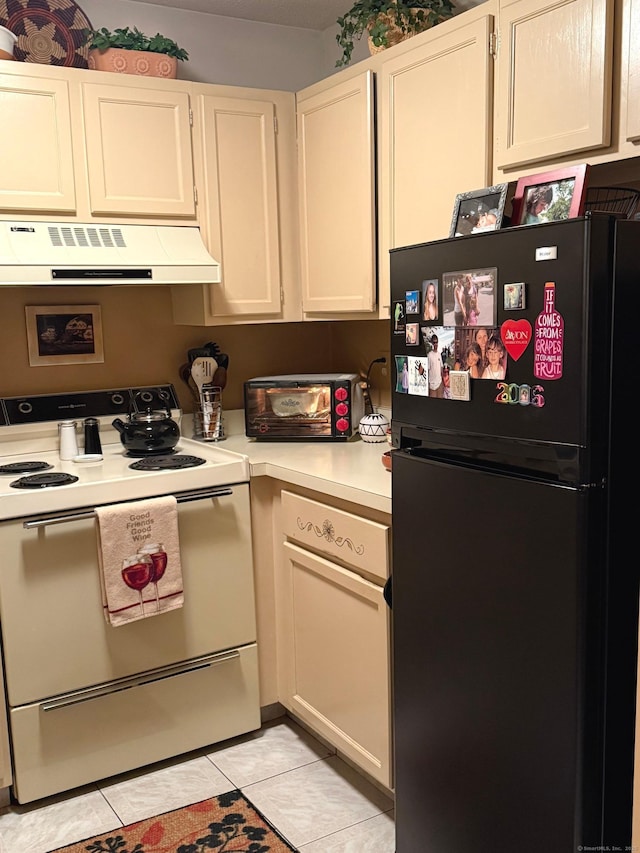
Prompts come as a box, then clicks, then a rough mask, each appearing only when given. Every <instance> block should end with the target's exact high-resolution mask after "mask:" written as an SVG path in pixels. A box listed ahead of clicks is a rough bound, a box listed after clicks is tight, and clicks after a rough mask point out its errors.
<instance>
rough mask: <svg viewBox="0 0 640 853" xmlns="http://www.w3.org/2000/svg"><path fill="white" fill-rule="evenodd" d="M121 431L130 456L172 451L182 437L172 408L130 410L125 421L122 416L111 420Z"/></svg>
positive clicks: (122, 439) (122, 440)
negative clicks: (172, 415)
mask: <svg viewBox="0 0 640 853" xmlns="http://www.w3.org/2000/svg"><path fill="white" fill-rule="evenodd" d="M111 426H113V427H115V428H116V429H117V430H118V432H119V433H120V441H121V442H122V444H123V446H124V449H125V450H126V451H127V455H128V456H152V455H154V454H160V453H171V452H172V451H173V449H174V447H175V446H176V444H177V443H178V441H179V439H180V428H179V427H178V424H177V423H176V422H175V421H174V420H173V418H172V417H171V409H170V408H169V406H168V405H167V406H166V408H165V410H153V409H151V408H148V409H146V410H145V411H144V412H134V411H130V412H129V420H128V421H127V422H126V423H125V422H124V421H123V420H121V419H120V418H116V419H115V420H114V421H112V422H111Z"/></svg>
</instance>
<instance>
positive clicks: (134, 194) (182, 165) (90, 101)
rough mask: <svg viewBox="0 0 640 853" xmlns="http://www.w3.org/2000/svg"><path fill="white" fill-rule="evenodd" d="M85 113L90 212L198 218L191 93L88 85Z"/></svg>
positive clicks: (163, 88)
mask: <svg viewBox="0 0 640 853" xmlns="http://www.w3.org/2000/svg"><path fill="white" fill-rule="evenodd" d="M82 112H83V117H84V137H85V145H86V155H87V168H88V182H89V203H90V212H91V215H96V216H105V215H118V214H124V215H131V216H143V217H144V216H164V217H170V218H175V217H188V218H191V219H194V218H195V214H196V204H195V197H194V195H195V190H194V175H193V157H192V151H191V124H190V105H189V96H188V94H187V93H186V92H181V91H175V90H173V89H172V88H171V87H168V86H167V85H166V83H165V81H159V82H156V84H155V86H153V85H147V86H145V87H144V88H143V87H141V86H140V85H137V86H136V85H129V84H127V85H123V84H120V85H113V86H112V85H107V84H103V83H83V84H82Z"/></svg>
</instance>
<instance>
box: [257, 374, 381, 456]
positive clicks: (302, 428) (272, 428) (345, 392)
mask: <svg viewBox="0 0 640 853" xmlns="http://www.w3.org/2000/svg"><path fill="white" fill-rule="evenodd" d="M360 383H361V380H360V377H359V376H358V374H357V373H296V374H291V375H288V376H257V377H255V378H254V379H248V380H247V381H246V382H245V383H244V418H245V431H246V434H247V436H249V437H250V438H257V439H263V440H272V441H275V440H280V441H295V440H297V439H300V440H305V441H308V440H310V439H319V440H325V441H347V440H349V439H350V438H353V437H354V436H355V435H357V434H358V424H359V423H360V419H361V418H362V416H363V415H364V394H363V390H362V387H361V384H360Z"/></svg>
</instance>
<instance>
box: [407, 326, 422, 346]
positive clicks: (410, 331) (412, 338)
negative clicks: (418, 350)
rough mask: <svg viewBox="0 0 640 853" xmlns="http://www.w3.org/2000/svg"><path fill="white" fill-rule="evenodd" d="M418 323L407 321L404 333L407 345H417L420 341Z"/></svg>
mask: <svg viewBox="0 0 640 853" xmlns="http://www.w3.org/2000/svg"><path fill="white" fill-rule="evenodd" d="M419 336H420V324H419V323H407V332H406V335H405V338H404V340H405V343H406V345H407V346H409V347H415V346H418V344H419V343H420V340H419Z"/></svg>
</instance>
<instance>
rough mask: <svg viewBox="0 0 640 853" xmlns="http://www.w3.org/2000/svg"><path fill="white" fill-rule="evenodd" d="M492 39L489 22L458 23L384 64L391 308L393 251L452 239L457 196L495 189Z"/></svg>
mask: <svg viewBox="0 0 640 853" xmlns="http://www.w3.org/2000/svg"><path fill="white" fill-rule="evenodd" d="M450 24H451V26H449V25H450ZM492 32H493V16H491V15H487V16H486V17H482V18H480V19H479V20H474V21H473V22H470V23H468V24H465V25H463V24H458V23H457V22H455V19H453V20H452V21H451V22H449V21H447V22H446V23H444V24H441V25H440V26H438V27H436V28H435V29H434V30H433V31H431V32H430V34H429V35H430V36H431V38H430V39H428V40H425V42H424V43H421V45H420V47H418V48H416V49H415V50H410V51H407V52H406V53H403V54H402V55H401V56H398V57H396V58H395V59H391V60H389V61H387V62H384V63H383V66H382V71H381V74H380V93H381V97H380V104H381V107H380V113H381V115H380V127H381V132H380V175H379V180H380V206H379V216H380V253H379V276H380V292H381V297H380V299H381V304H382V305H383V306H385V307H387V308H388V306H389V301H390V298H389V250H390V249H392V248H395V247H397V246H407V245H412V244H414V243H422V242H425V241H428V240H437V239H440V238H443V237H448V236H449V226H450V223H451V216H452V213H453V207H454V203H455V199H456V195H457V194H458V193H461V192H467V191H471V190H475V189H481V188H483V187H487V186H489V185H490V184H491V180H490V175H491V127H492V124H491V104H492V83H493V59H492V57H491V35H492Z"/></svg>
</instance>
